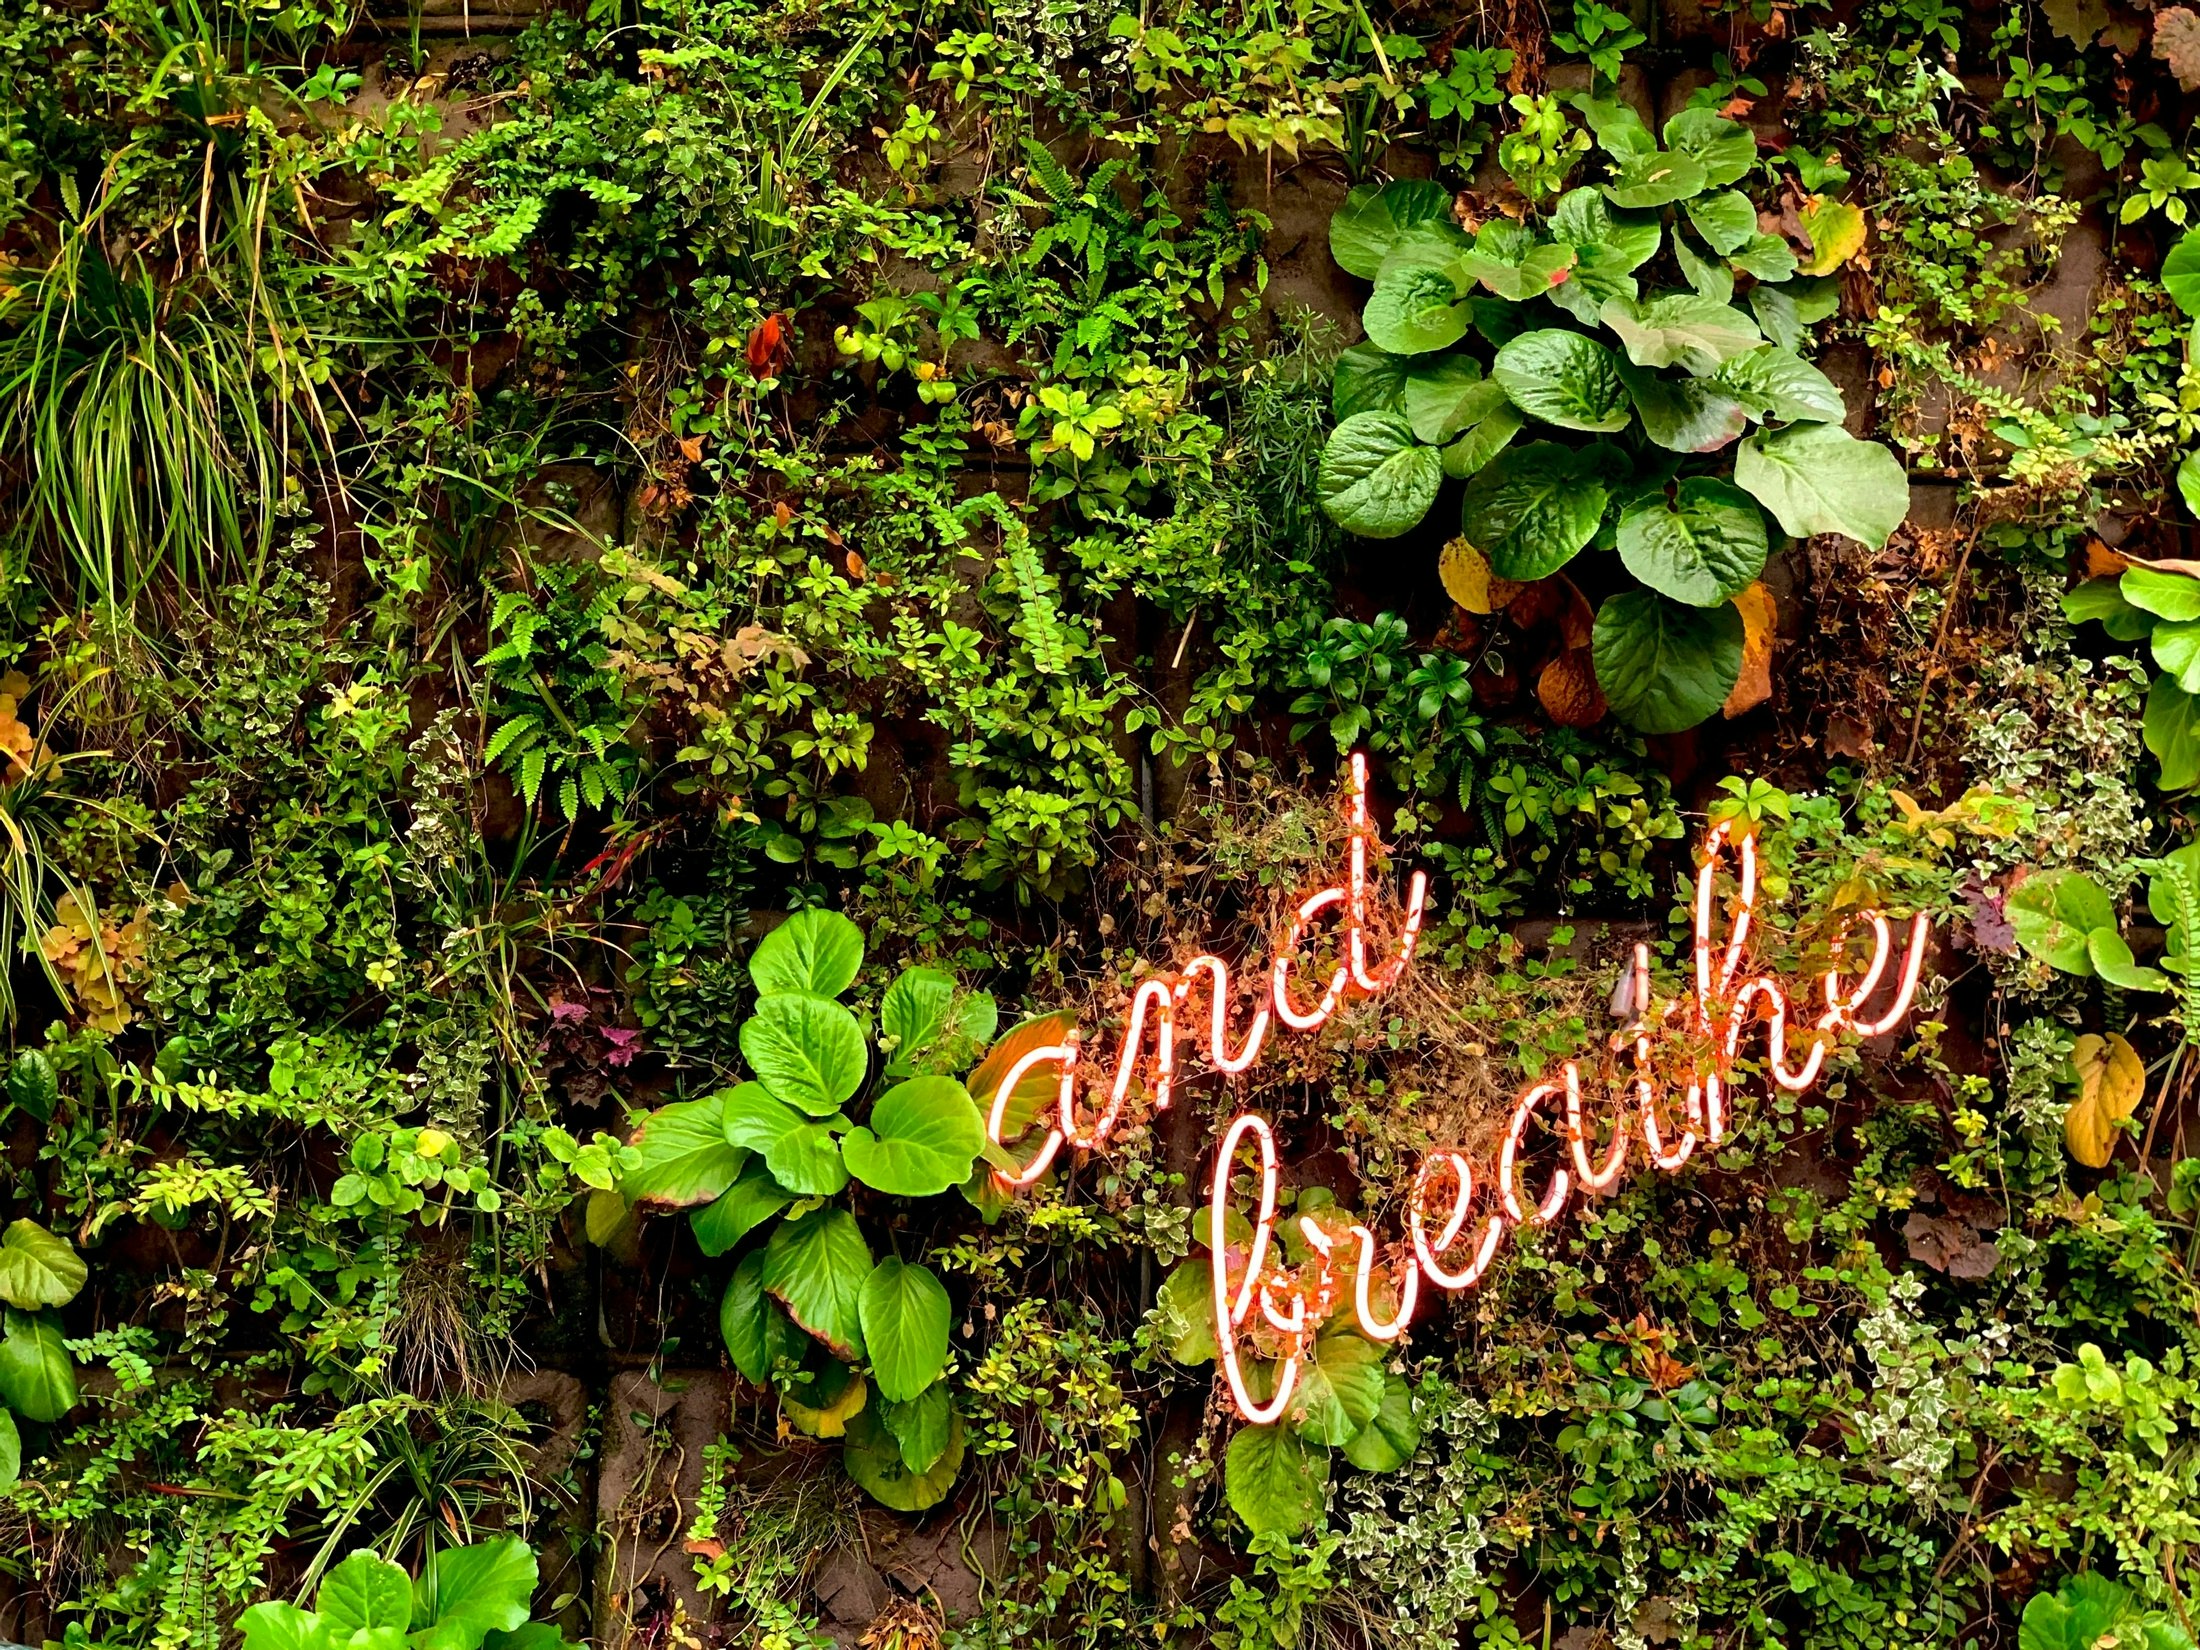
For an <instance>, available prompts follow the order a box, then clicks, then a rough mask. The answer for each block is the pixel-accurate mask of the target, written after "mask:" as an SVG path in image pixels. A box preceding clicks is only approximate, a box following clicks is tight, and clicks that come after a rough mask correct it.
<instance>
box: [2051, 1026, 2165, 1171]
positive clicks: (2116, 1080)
mask: <svg viewBox="0 0 2200 1650" xmlns="http://www.w3.org/2000/svg"><path fill="white" fill-rule="evenodd" d="M2070 1059H2071V1063H2072V1064H2073V1065H2075V1066H2076V1067H2077V1068H2078V1098H2077V1099H2075V1100H2073V1101H2071V1102H2070V1109H2069V1110H2068V1111H2067V1112H2065V1113H2064V1114H2063V1143H2064V1144H2065V1145H2067V1146H2068V1147H2069V1148H2070V1155H2071V1157H2072V1158H2074V1159H2076V1160H2077V1161H2078V1162H2079V1163H2082V1164H2084V1165H2085V1167H2087V1168H2089V1169H2105V1168H2107V1167H2108V1160H2109V1159H2110V1158H2111V1157H2112V1156H2114V1155H2115V1151H2116V1125H2117V1124H2119V1123H2121V1122H2123V1121H2124V1119H2125V1118H2127V1117H2129V1116H2130V1115H2131V1114H2132V1113H2133V1112H2135V1111H2137V1110H2138V1109H2139V1102H2140V1101H2141V1100H2142V1099H2143V1098H2145V1096H2146V1087H2147V1073H2146V1066H2145V1064H2144V1063H2143V1062H2142V1061H2141V1060H2140V1058H2139V1053H2138V1050H2136V1049H2134V1048H2133V1047H2132V1046H2131V1045H2130V1044H2129V1043H2128V1042H2126V1041H2125V1040H2124V1039H2123V1038H2122V1037H2120V1036H2117V1035H2115V1034H2113V1033H2111V1034H2110V1035H2109V1036H2107V1037H2097V1036H2095V1035H2094V1034H2093V1033H2091V1032H2087V1033H2086V1034H2085V1035H2084V1036H2083V1037H2080V1038H2079V1039H2078V1042H2077V1046H2076V1047H2075V1048H2074V1049H2072V1050H2071V1054H2070Z"/></svg>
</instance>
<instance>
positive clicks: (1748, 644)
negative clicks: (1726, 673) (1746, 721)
mask: <svg viewBox="0 0 2200 1650" xmlns="http://www.w3.org/2000/svg"><path fill="white" fill-rule="evenodd" d="M1734 606H1735V607H1736V608H1737V609H1738V610H1739V611H1740V613H1741V615H1742V673H1741V674H1740V675H1739V676H1737V677H1735V678H1734V690H1733V691H1732V692H1731V693H1729V694H1728V695H1727V696H1726V714H1727V715H1728V716H1739V715H1741V714H1742V712H1743V711H1745V710H1755V709H1756V708H1757V707H1758V706H1759V705H1761V704H1763V703H1764V702H1765V701H1766V700H1767V699H1769V698H1771V697H1772V636H1773V632H1774V630H1775V629H1777V628H1778V626H1779V623H1780V610H1779V608H1778V606H1776V605H1775V604H1774V602H1773V600H1772V592H1771V591H1769V590H1767V589H1766V588H1765V587H1764V582H1763V581H1762V580H1759V581H1758V582H1757V583H1755V584H1752V585H1751V586H1750V587H1749V588H1748V589H1747V590H1745V591H1743V592H1742V593H1741V594H1740V595H1739V596H1736V597H1735V598H1734Z"/></svg>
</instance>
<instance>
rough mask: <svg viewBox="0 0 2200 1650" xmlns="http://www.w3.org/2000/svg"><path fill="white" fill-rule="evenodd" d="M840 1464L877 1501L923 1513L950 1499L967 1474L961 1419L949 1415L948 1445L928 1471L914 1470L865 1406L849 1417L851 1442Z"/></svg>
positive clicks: (843, 1448)
mask: <svg viewBox="0 0 2200 1650" xmlns="http://www.w3.org/2000/svg"><path fill="white" fill-rule="evenodd" d="M840 1459H841V1464H842V1465H843V1466H845V1467H846V1468H847V1469H848V1476H849V1477H850V1478H853V1479H854V1480H855V1481H856V1482H857V1483H858V1484H860V1485H862V1486H863V1488H864V1489H865V1490H866V1491H868V1492H869V1494H870V1495H871V1497H872V1499H874V1500H876V1501H877V1502H879V1503H880V1504H881V1505H883V1506H888V1507H891V1508H893V1509H894V1511H896V1512H922V1511H923V1510H924V1509H925V1508H927V1507H934V1506H937V1505H939V1503H940V1502H942V1501H944V1500H946V1499H947V1492H948V1491H949V1490H951V1489H953V1488H954V1487H955V1475H956V1474H957V1473H959V1472H961V1471H962V1463H963V1427H962V1417H961V1416H959V1415H955V1414H952V1413H950V1414H949V1417H948V1426H947V1443H946V1447H945V1448H943V1449H942V1450H941V1451H940V1454H939V1458H938V1459H937V1460H935V1461H934V1462H933V1463H932V1465H931V1466H930V1467H928V1468H927V1469H926V1470H925V1471H923V1472H912V1471H910V1469H909V1463H908V1462H907V1461H906V1460H904V1459H903V1458H902V1446H901V1443H900V1441H899V1440H898V1439H896V1438H895V1437H894V1435H893V1433H891V1432H890V1431H888V1430H887V1426H886V1422H885V1420H884V1419H883V1418H882V1417H880V1416H877V1415H874V1414H873V1413H872V1412H871V1410H870V1408H869V1407H868V1406H866V1407H865V1408H864V1409H862V1410H860V1411H859V1412H857V1413H856V1414H854V1415H851V1416H850V1417H849V1418H848V1436H847V1442H846V1443H845V1444H844V1445H843V1446H842V1448H841V1454H840Z"/></svg>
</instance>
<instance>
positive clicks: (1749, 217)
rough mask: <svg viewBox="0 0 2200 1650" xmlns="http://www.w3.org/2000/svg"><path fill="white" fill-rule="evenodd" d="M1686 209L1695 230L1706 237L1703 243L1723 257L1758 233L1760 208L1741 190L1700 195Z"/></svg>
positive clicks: (1724, 190)
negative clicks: (1750, 201)
mask: <svg viewBox="0 0 2200 1650" xmlns="http://www.w3.org/2000/svg"><path fill="white" fill-rule="evenodd" d="M1683 210H1684V211H1686V212H1687V214H1688V221H1689V222H1690V223H1692V224H1694V225H1695V226H1696V233H1697V234H1699V235H1701V236H1702V237H1703V238H1704V244H1705V245H1706V246H1708V247H1710V248H1711V250H1712V251H1714V252H1716V253H1718V255H1719V256H1720V257H1722V258H1723V257H1725V256H1726V255H1727V254H1728V253H1730V252H1734V251H1736V250H1737V249H1739V248H1740V247H1741V246H1743V245H1744V244H1746V243H1747V242H1748V240H1749V238H1750V237H1751V236H1752V235H1754V234H1756V233H1757V209H1756V208H1755V207H1754V206H1752V205H1750V204H1749V197H1748V196H1747V195H1745V194H1743V193H1742V192H1741V191H1740V190H1739V189H1721V190H1719V191H1718V192H1716V193H1715V194H1709V195H1698V196H1697V197H1696V198H1695V199H1694V200H1692V201H1690V202H1689V203H1688V204H1687V206H1686V207H1684V208H1683Z"/></svg>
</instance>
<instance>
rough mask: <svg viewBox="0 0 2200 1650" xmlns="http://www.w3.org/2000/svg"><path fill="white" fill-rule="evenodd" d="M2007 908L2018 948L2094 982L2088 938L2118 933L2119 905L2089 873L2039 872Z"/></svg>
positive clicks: (2026, 881) (2014, 891)
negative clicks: (2100, 930) (2099, 930)
mask: <svg viewBox="0 0 2200 1650" xmlns="http://www.w3.org/2000/svg"><path fill="white" fill-rule="evenodd" d="M2004 908H2005V909H2006V911H2007V913H2008V917H2009V923H2010V926H2011V927H2013V928H2014V929H2015V930H2016V932H2017V944H2019V945H2021V946H2022V947H2024V949H2025V950H2026V951H2028V952H2030V953H2031V954H2032V955H2033V956H2035V957H2037V958H2039V959H2040V961H2042V962H2044V963H2046V964H2047V965H2048V966H2049V967H2050V968H2059V969H2061V970H2062V971H2063V972H2064V973H2065V974H2077V975H2081V976H2090V975H2091V974H2092V972H2093V956H2092V951H2091V948H2090V947H2089V946H2088V945H2087V943H2086V939H2087V936H2088V935H2090V934H2091V933H2092V932H2093V931H2094V930H2095V929H2096V928H2106V929H2108V930H2109V931H2110V932H2111V933H2113V932H2114V931H2115V928H2116V904H2115V901H2113V900H2111V899H2110V898H2109V897H2108V891H2107V890H2106V889H2104V888H2103V887H2102V886H2101V885H2100V884H2099V883H2097V882H2095V881H2094V880H2093V879H2092V878H2091V877H2089V876H2087V875H2086V874H2085V873H2084V872H2083V871H2075V870H2059V871H2034V872H2033V873H2032V874H2031V875H2030V876H2028V877H2026V878H2025V879H2024V880H2023V881H2022V882H2020V883H2018V884H2017V885H2016V887H2014V888H2012V889H2011V890H2010V891H2009V898H2008V899H2007V901H2006V902H2004Z"/></svg>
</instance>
